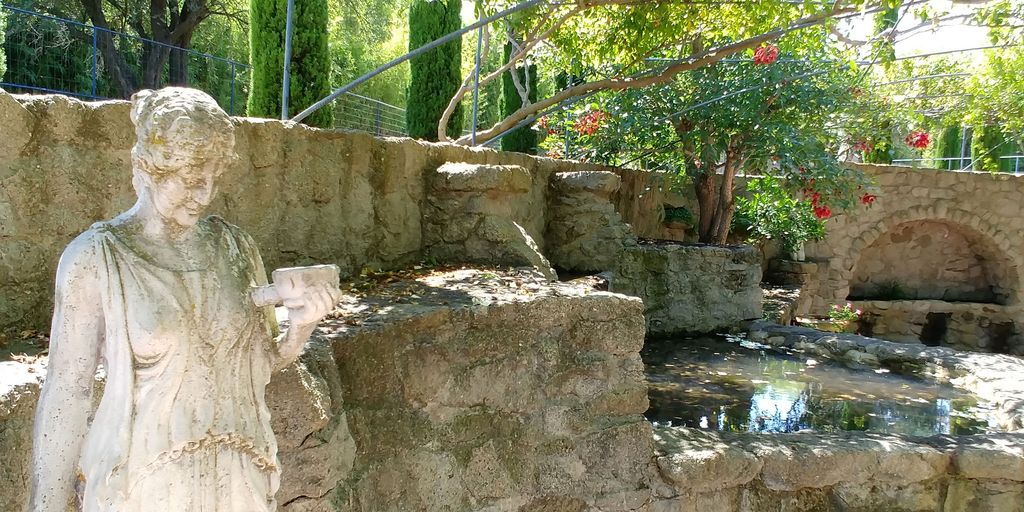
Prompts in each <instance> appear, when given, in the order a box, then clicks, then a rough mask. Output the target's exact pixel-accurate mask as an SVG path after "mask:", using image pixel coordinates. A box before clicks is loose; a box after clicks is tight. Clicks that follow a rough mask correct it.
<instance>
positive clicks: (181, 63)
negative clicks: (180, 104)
mask: <svg viewBox="0 0 1024 512" xmlns="http://www.w3.org/2000/svg"><path fill="white" fill-rule="evenodd" d="M177 46H178V47H180V48H183V49H182V50H173V51H172V52H171V60H170V76H169V79H168V82H169V83H170V84H171V85H180V86H182V87H187V86H188V58H189V52H188V49H190V48H192V32H191V31H190V32H188V33H187V34H185V35H184V36H182V38H181V39H180V40H179V41H178V44H177Z"/></svg>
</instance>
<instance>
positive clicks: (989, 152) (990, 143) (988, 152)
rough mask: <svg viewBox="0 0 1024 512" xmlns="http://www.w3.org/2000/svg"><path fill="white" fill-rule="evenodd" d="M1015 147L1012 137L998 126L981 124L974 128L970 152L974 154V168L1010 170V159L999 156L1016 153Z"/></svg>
mask: <svg viewBox="0 0 1024 512" xmlns="http://www.w3.org/2000/svg"><path fill="white" fill-rule="evenodd" d="M1016 149H1017V148H1016V145H1015V144H1014V142H1013V139H1011V138H1010V137H1008V136H1007V135H1006V133H1004V132H1003V130H1002V129H1001V128H1000V127H999V126H982V127H979V128H975V129H974V136H973V137H972V139H971V154H972V155H973V156H974V169H975V170H978V171H1000V172H1012V171H1013V161H1012V159H1008V158H1000V157H1003V156H1010V155H1014V154H1017V151H1016Z"/></svg>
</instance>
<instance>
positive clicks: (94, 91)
mask: <svg viewBox="0 0 1024 512" xmlns="http://www.w3.org/2000/svg"><path fill="white" fill-rule="evenodd" d="M96 39H97V37H96V27H93V28H92V97H93V99H95V98H96V46H97V44H96Z"/></svg>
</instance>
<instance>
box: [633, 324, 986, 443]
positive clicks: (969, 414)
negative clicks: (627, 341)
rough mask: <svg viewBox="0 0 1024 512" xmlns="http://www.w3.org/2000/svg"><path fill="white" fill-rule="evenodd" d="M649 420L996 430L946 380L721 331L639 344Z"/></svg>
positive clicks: (789, 428) (800, 427) (928, 431)
mask: <svg viewBox="0 0 1024 512" xmlns="http://www.w3.org/2000/svg"><path fill="white" fill-rule="evenodd" d="M643 356H644V362H645V363H646V365H647V375H648V380H649V381H650V382H651V389H650V392H649V395H650V399H651V408H650V409H649V410H648V411H647V417H648V419H650V420H651V421H655V422H667V423H671V424H673V425H685V426H688V427H699V428H708V429H717V430H728V431H738V432H799V431H817V432H834V431H839V430H870V431H874V432H890V433H901V434H911V435H932V434H979V433H985V432H993V431H996V430H998V429H997V427H996V426H995V423H994V422H993V424H992V425H989V422H988V421H987V417H988V416H989V415H990V413H989V411H988V410H987V406H988V405H987V404H985V403H983V402H979V400H978V399H977V398H976V397H974V396H972V395H970V394H968V393H965V392H962V391H959V390H956V389H954V388H952V387H950V386H941V385H937V384H931V383H927V382H923V381H921V380H917V379H912V378H907V377H902V376H898V375H893V374H886V373H877V372H873V371H858V370H851V369H848V368H845V367H843V366H839V365H836V364H825V363H821V362H818V361H815V360H813V359H808V358H806V357H804V356H801V355H799V354H792V353H780V352H776V351H774V350H771V349H767V348H765V347H761V346H759V345H756V344H752V343H749V342H745V341H744V342H742V343H735V342H729V341H726V340H725V339H723V338H712V337H708V338H696V339H675V340H662V341H653V342H649V343H648V345H647V346H646V347H645V348H644V354H643Z"/></svg>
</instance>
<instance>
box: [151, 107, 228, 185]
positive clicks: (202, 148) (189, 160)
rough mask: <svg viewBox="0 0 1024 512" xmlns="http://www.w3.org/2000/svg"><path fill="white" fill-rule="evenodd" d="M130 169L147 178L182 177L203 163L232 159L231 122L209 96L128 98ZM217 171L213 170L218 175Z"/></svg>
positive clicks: (219, 170) (226, 161) (225, 161)
mask: <svg viewBox="0 0 1024 512" xmlns="http://www.w3.org/2000/svg"><path fill="white" fill-rule="evenodd" d="M131 117H132V123H133V124H135V133H136V140H135V146H134V147H133V148H132V160H133V161H134V163H135V167H136V168H137V169H138V170H140V171H142V172H145V173H146V174H149V175H150V176H153V177H162V176H165V175H168V174H172V173H176V172H180V171H185V170H188V169H189V168H191V167H192V166H193V165H194V164H196V163H199V162H201V161H203V160H205V159H207V158H210V157H216V158H222V159H224V162H223V164H224V165H225V166H226V165H228V164H229V163H230V161H231V159H233V158H234V157H235V152H234V147H235V129H234V125H233V124H232V122H231V118H230V117H229V116H228V115H227V113H225V112H224V110H223V109H221V108H220V106H219V105H217V102H216V101H215V100H214V99H213V98H211V97H210V95H208V94H206V93H204V92H202V91H197V90H195V89H187V88H183V87H166V88H163V89H159V90H155V91H153V90H148V89H146V90H142V91H139V92H137V93H135V94H134V95H132V113H131ZM221 171H223V169H218V172H221Z"/></svg>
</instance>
